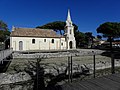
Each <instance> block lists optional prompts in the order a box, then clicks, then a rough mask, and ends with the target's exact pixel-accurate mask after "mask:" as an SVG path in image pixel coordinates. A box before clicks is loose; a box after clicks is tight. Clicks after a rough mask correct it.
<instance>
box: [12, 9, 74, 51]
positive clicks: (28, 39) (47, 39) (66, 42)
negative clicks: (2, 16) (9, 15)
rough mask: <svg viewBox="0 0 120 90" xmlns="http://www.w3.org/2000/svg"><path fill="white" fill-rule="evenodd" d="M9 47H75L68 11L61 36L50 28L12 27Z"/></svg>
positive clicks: (49, 48) (44, 48)
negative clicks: (63, 32)
mask: <svg viewBox="0 0 120 90" xmlns="http://www.w3.org/2000/svg"><path fill="white" fill-rule="evenodd" d="M10 47H11V48H13V50H14V51H29V50H69V49H76V40H75V37H74V26H73V24H72V21H71V17H70V11H69V10H68V16H67V20H66V26H65V34H64V35H63V36H62V35H58V34H56V32H55V31H54V30H51V29H38V28H16V27H13V28H12V32H11V35H10Z"/></svg>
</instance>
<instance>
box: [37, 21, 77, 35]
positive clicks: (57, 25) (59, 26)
mask: <svg viewBox="0 0 120 90" xmlns="http://www.w3.org/2000/svg"><path fill="white" fill-rule="evenodd" d="M65 25H66V23H65V22H63V21H54V22H50V23H48V24H45V25H43V26H37V27H36V28H41V29H53V30H54V31H56V32H60V35H63V34H64V28H65ZM73 26H74V32H75V31H76V30H77V29H78V26H77V25H75V24H73Z"/></svg>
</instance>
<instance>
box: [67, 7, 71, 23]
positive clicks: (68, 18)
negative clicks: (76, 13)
mask: <svg viewBox="0 0 120 90" xmlns="http://www.w3.org/2000/svg"><path fill="white" fill-rule="evenodd" d="M67 21H71V16H70V10H69V9H68V16H67Z"/></svg>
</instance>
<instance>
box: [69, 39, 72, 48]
mask: <svg viewBox="0 0 120 90" xmlns="http://www.w3.org/2000/svg"><path fill="white" fill-rule="evenodd" d="M69 47H70V49H72V41H70V42H69Z"/></svg>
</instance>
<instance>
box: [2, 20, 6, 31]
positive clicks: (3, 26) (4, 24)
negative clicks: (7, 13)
mask: <svg viewBox="0 0 120 90" xmlns="http://www.w3.org/2000/svg"><path fill="white" fill-rule="evenodd" d="M0 30H5V31H6V30H8V26H7V24H6V23H4V22H3V21H2V20H0Z"/></svg>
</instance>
